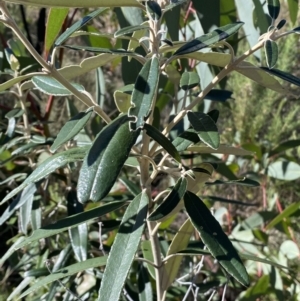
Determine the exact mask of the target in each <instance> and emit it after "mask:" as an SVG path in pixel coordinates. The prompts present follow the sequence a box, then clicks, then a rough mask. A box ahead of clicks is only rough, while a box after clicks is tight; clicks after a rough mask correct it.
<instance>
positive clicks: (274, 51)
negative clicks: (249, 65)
mask: <svg viewBox="0 0 300 301" xmlns="http://www.w3.org/2000/svg"><path fill="white" fill-rule="evenodd" d="M264 46H265V55H266V59H267V65H268V67H269V69H272V68H274V66H275V65H276V62H277V59H278V46H277V44H276V42H274V41H271V40H267V41H266V42H265V45H264Z"/></svg>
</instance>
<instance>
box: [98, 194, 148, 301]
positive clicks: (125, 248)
mask: <svg viewBox="0 0 300 301" xmlns="http://www.w3.org/2000/svg"><path fill="white" fill-rule="evenodd" d="M148 202H149V199H148V196H147V193H146V192H145V191H144V192H142V193H141V194H139V195H138V196H137V197H136V198H135V199H134V200H133V201H132V202H131V203H130V205H129V206H128V208H127V210H126V212H125V213H124V216H123V219H122V223H121V225H120V228H119V231H118V234H117V235H116V238H115V241H114V244H113V245H112V248H111V251H110V253H109V256H108V260H107V265H106V268H105V271H104V275H103V279H102V283H101V287H100V290H99V298H98V300H99V301H100V300H105V301H114V300H115V301H118V300H119V296H120V293H121V291H122V288H123V285H124V283H125V280H126V277H127V274H128V272H129V269H130V267H131V264H132V262H133V259H134V256H135V253H136V251H137V249H138V246H139V243H140V239H141V236H142V234H143V231H144V227H145V223H146V217H147V211H148ZM112 280H113V281H112Z"/></svg>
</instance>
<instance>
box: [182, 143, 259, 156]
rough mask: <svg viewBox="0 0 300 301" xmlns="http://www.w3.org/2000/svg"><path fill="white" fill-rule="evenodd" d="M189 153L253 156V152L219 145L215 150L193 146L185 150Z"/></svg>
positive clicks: (203, 146)
mask: <svg viewBox="0 0 300 301" xmlns="http://www.w3.org/2000/svg"><path fill="white" fill-rule="evenodd" d="M187 150H188V151H190V152H195V153H200V154H226V155H235V156H253V155H254V152H250V151H248V150H245V149H243V148H240V147H239V148H238V147H234V146H230V145H224V144H221V145H220V146H219V147H218V148H217V149H211V147H208V146H205V145H193V146H190V147H188V148H187Z"/></svg>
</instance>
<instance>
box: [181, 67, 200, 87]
mask: <svg viewBox="0 0 300 301" xmlns="http://www.w3.org/2000/svg"><path fill="white" fill-rule="evenodd" d="M199 83H200V78H199V75H198V73H197V72H184V73H183V74H182V76H181V78H180V87H181V89H183V90H185V91H186V90H190V89H193V88H195V87H197V86H198V85H199Z"/></svg>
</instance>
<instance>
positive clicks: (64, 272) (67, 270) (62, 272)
mask: <svg viewBox="0 0 300 301" xmlns="http://www.w3.org/2000/svg"><path fill="white" fill-rule="evenodd" d="M106 260H107V256H102V257H96V258H90V259H87V260H85V261H83V262H78V263H75V264H72V265H69V266H67V267H63V268H61V269H59V270H58V271H56V272H55V273H53V274H50V275H48V276H46V277H44V278H42V279H39V281H37V282H36V283H35V284H33V285H32V286H31V287H30V288H29V289H27V290H26V291H25V292H24V293H23V294H22V295H21V296H20V299H21V298H24V297H25V296H27V295H28V294H30V293H32V292H34V291H36V290H38V289H40V288H41V287H43V286H45V285H47V284H49V283H52V282H54V281H57V280H60V279H62V278H66V277H68V276H71V275H74V274H77V273H79V272H82V271H86V270H88V269H91V268H96V267H101V266H104V265H105V264H106Z"/></svg>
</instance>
